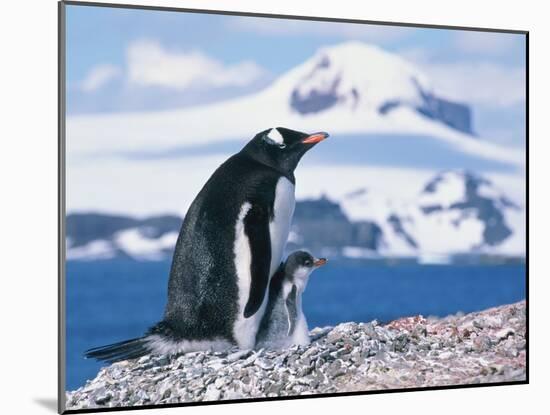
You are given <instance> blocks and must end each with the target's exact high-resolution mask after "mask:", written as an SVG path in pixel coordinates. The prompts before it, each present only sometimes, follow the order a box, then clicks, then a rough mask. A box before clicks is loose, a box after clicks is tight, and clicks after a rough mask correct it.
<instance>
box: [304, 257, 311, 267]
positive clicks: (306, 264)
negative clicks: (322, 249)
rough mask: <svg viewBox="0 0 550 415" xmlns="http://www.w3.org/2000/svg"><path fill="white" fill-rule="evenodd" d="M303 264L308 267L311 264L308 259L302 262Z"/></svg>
mask: <svg viewBox="0 0 550 415" xmlns="http://www.w3.org/2000/svg"><path fill="white" fill-rule="evenodd" d="M304 265H305V266H307V267H309V266H310V265H311V261H310V260H309V259H306V261H305V262H304Z"/></svg>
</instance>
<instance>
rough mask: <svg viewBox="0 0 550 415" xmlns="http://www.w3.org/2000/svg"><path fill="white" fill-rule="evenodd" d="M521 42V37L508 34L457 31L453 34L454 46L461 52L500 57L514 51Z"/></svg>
mask: <svg viewBox="0 0 550 415" xmlns="http://www.w3.org/2000/svg"><path fill="white" fill-rule="evenodd" d="M522 41H523V35H517V34H509V33H492V32H475V31H457V32H455V34H454V45H455V46H456V48H457V49H458V50H460V51H462V52H466V53H472V54H481V55H485V56H487V55H490V56H502V55H506V54H509V53H510V51H511V50H512V49H516V48H517V47H518V46H519V45H520V42H522Z"/></svg>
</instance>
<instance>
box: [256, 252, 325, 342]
mask: <svg viewBox="0 0 550 415" xmlns="http://www.w3.org/2000/svg"><path fill="white" fill-rule="evenodd" d="M326 263H327V260H326V259H325V258H319V259H318V258H314V257H313V256H312V255H311V254H310V253H308V252H305V251H296V252H293V253H292V254H290V255H289V256H288V258H287V260H286V262H284V263H282V264H281V265H280V266H279V269H278V270H277V272H276V273H275V275H274V276H273V278H272V280H271V282H270V285H269V299H268V303H267V307H266V312H265V314H264V316H263V318H262V321H261V323H260V329H259V331H258V335H257V336H256V347H258V348H261V347H265V348H268V349H284V348H287V347H290V346H291V345H294V344H297V345H301V346H304V345H307V344H309V331H308V327H307V321H306V317H305V315H304V312H303V311H302V293H303V292H304V290H305V289H306V286H307V283H308V280H309V276H310V275H311V273H312V272H313V271H314V270H315V269H317V268H319V267H321V266H323V265H325V264H326Z"/></svg>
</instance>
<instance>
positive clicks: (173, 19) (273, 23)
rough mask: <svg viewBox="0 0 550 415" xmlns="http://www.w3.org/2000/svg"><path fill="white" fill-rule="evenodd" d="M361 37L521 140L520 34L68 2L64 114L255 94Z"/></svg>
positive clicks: (501, 136) (482, 122)
mask: <svg viewBox="0 0 550 415" xmlns="http://www.w3.org/2000/svg"><path fill="white" fill-rule="evenodd" d="M349 40H360V41H363V42H367V43H371V44H375V45H377V46H379V47H381V48H383V49H385V50H387V51H390V52H393V53H396V54H398V55H399V56H401V57H403V58H405V59H407V60H408V61H410V62H411V63H413V64H415V65H417V66H418V67H419V68H421V70H423V71H424V72H425V73H426V74H427V76H428V77H429V78H430V79H431V81H432V82H433V85H434V86H435V87H436V88H437V90H438V91H440V93H441V94H442V95H443V96H445V97H448V98H450V99H453V100H456V101H459V102H465V103H467V104H469V105H470V106H471V108H472V110H473V123H474V129H475V131H476V133H477V134H479V136H481V137H483V138H484V139H487V140H490V141H493V142H496V143H498V144H502V145H505V146H514V147H523V146H524V145H525V135H524V129H525V111H524V107H525V38H524V36H523V35H519V34H504V33H488V32H472V31H458V30H445V29H426V28H410V27H400V26H380V25H370V24H350V23H334V22H313V21H298V20H282V19H267V18H256V17H240V16H226V15H212V14H210V15H205V14H193V13H180V12H167V11H150V10H147V11H145V10H137V9H116V8H106V7H92V6H76V5H70V6H68V7H67V113H68V116H69V117H70V116H72V115H76V114H90V113H116V112H128V111H143V112H150V111H157V110H166V109H174V108H180V107H185V106H193V105H199V104H207V103H211V102H216V101H220V100H226V99H230V98H234V97H238V96H242V95H246V94H250V93H254V92H255V91H259V90H261V89H263V88H265V87H266V86H268V85H269V84H270V83H271V82H273V81H274V80H275V79H277V77H279V76H281V75H282V74H284V73H285V72H286V71H288V70H290V69H292V68H293V67H295V66H296V65H298V64H300V63H302V62H303V61H305V60H307V59H308V58H309V57H311V56H312V55H313V54H314V53H315V51H316V50H318V49H319V48H321V47H324V46H327V45H335V44H338V43H341V42H344V41H349Z"/></svg>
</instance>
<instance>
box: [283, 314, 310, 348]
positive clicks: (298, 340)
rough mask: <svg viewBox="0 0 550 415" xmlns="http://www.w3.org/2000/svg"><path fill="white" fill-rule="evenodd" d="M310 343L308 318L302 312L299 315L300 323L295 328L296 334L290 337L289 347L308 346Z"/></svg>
mask: <svg viewBox="0 0 550 415" xmlns="http://www.w3.org/2000/svg"><path fill="white" fill-rule="evenodd" d="M309 342H310V340H309V330H308V327H307V321H306V316H305V315H304V313H303V312H302V311H301V310H300V313H299V314H298V321H297V322H296V327H295V328H294V332H293V333H292V334H291V335H290V337H289V339H288V343H289V344H288V346H287V347H289V346H292V345H294V344H297V345H299V346H306V345H308V344H309Z"/></svg>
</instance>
